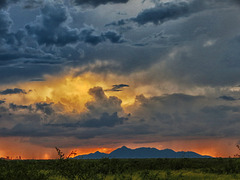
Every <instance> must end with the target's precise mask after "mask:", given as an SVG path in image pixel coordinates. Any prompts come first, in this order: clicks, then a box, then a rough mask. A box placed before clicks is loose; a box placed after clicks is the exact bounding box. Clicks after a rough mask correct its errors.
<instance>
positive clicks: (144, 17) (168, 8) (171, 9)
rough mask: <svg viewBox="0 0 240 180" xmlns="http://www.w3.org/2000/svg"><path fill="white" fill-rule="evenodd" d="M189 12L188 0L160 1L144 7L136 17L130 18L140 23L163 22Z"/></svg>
mask: <svg viewBox="0 0 240 180" xmlns="http://www.w3.org/2000/svg"><path fill="white" fill-rule="evenodd" d="M189 12H190V4H189V3H188V2H178V3H176V2H174V1H173V2H168V3H161V4H159V5H157V6H156V7H154V8H151V9H146V10H144V11H143V12H141V13H139V14H138V15H137V17H136V18H133V19H132V20H133V21H134V22H137V23H138V24H140V25H143V24H146V23H149V22H151V23H154V24H158V23H163V22H164V21H167V20H170V19H176V18H179V17H181V16H184V15H187V14H188V13H189Z"/></svg>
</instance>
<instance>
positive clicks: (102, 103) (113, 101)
mask: <svg viewBox="0 0 240 180" xmlns="http://www.w3.org/2000/svg"><path fill="white" fill-rule="evenodd" d="M89 94H90V95H91V96H93V97H94V101H89V102H87V103H86V104H85V106H86V108H87V109H88V111H89V112H88V115H90V116H93V117H94V116H96V115H97V116H100V115H102V114H103V113H109V114H113V113H115V112H122V111H123V110H122V107H121V104H122V100H121V99H119V98H118V97H115V96H109V97H107V96H106V95H105V93H104V91H103V89H102V88H101V87H94V88H91V89H90V90H89Z"/></svg>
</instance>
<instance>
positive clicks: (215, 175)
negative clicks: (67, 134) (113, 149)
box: [0, 158, 240, 180]
mask: <svg viewBox="0 0 240 180" xmlns="http://www.w3.org/2000/svg"><path fill="white" fill-rule="evenodd" d="M6 179H8V180H19V179H20V180H21V179H22V180H25V179H26V180H46V179H49V180H57V179H60V180H91V179H92V180H100V179H101V180H104V179H105V180H128V179H129V180H130V179H131V180H141V179H143V180H145V179H148V180H155V179H156V180H157V179H169V180H170V179H194V180H195V179H240V159H237V158H229V159H223V158H218V159H106V158H105V159H97V160H84V159H80V160H75V159H58V160H0V180H6Z"/></svg>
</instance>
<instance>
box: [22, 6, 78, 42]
mask: <svg viewBox="0 0 240 180" xmlns="http://www.w3.org/2000/svg"><path fill="white" fill-rule="evenodd" d="M69 16H70V15H69V14H68V11H67V8H66V7H65V6H64V5H63V4H54V3H48V4H46V5H45V6H44V7H43V8H42V9H41V15H39V16H38V17H37V19H36V21H35V22H34V23H32V24H28V25H26V26H25V28H26V30H27V32H28V34H29V35H32V36H34V37H36V39H37V41H38V43H39V44H40V45H42V44H45V45H53V44H54V45H57V46H64V45H66V44H69V43H76V42H77V41H78V38H79V37H78V33H79V32H78V30H77V29H72V28H70V27H69V26H68V25H67V21H68V20H69V18H70V17H69Z"/></svg>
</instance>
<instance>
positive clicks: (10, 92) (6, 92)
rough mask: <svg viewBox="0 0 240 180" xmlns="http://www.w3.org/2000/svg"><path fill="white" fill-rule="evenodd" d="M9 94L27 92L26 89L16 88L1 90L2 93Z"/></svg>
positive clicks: (0, 93)
mask: <svg viewBox="0 0 240 180" xmlns="http://www.w3.org/2000/svg"><path fill="white" fill-rule="evenodd" d="M9 94H27V92H26V91H25V90H24V89H19V88H14V89H5V90H3V91H0V95H9Z"/></svg>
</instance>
